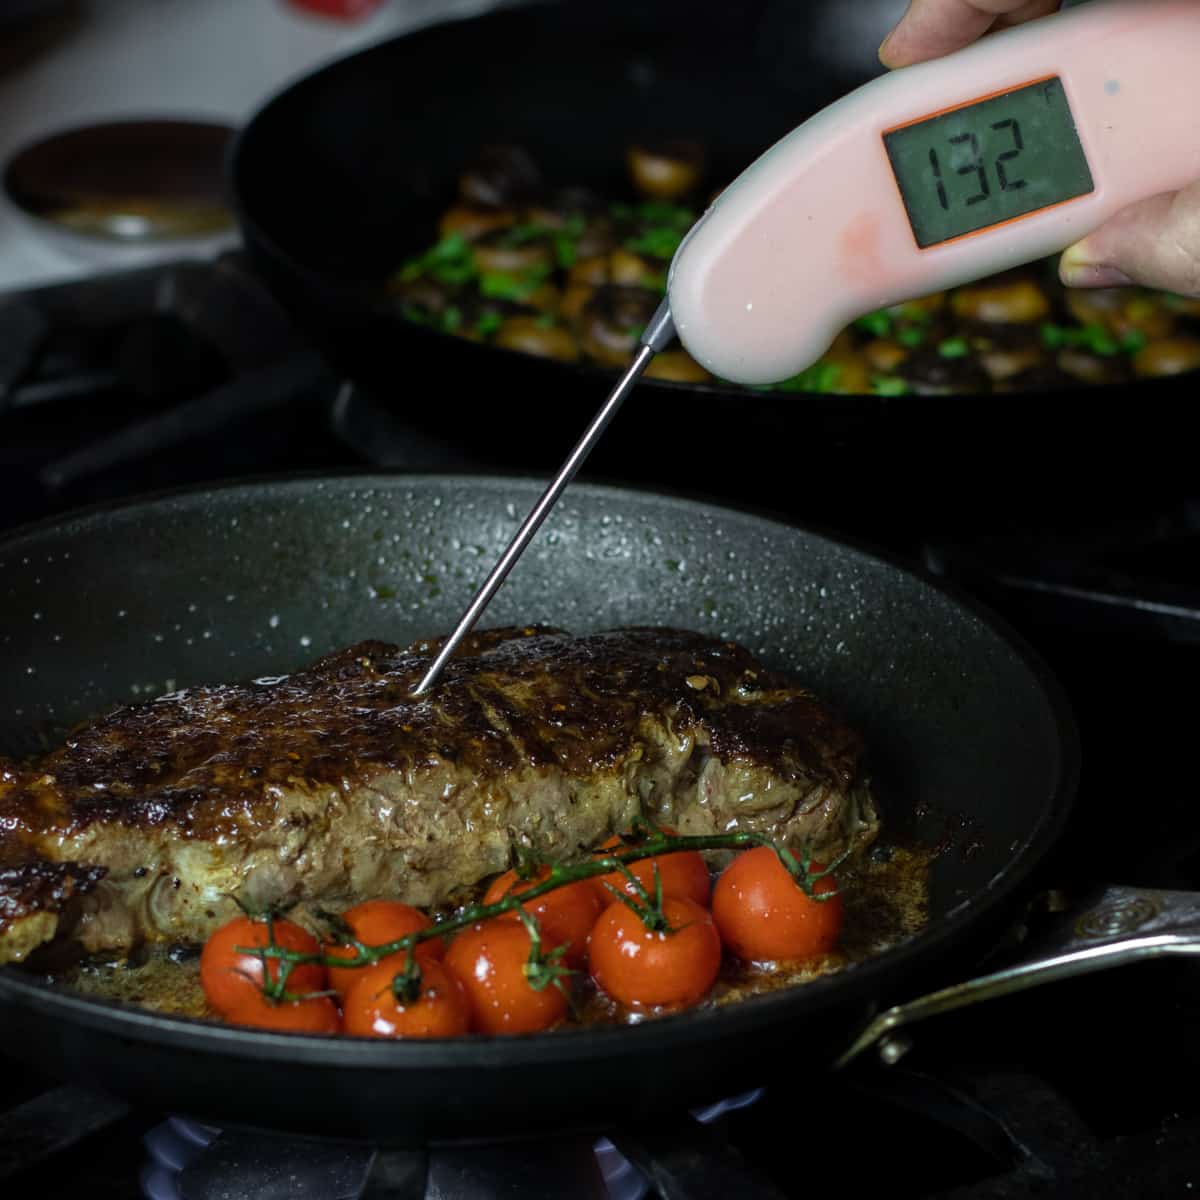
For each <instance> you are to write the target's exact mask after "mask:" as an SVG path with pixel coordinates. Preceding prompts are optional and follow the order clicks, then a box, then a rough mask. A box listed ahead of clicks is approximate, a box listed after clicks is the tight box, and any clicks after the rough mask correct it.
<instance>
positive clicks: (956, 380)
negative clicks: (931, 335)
mask: <svg viewBox="0 0 1200 1200" xmlns="http://www.w3.org/2000/svg"><path fill="white" fill-rule="evenodd" d="M895 373H896V374H897V375H898V376H899V377H900V378H901V379H903V380H904V382H905V383H906V384H908V386H909V388H910V389H911V390H912V391H913V392H914V393H916V395H918V396H958V395H977V394H979V393H982V392H988V391H990V390H991V380H990V379H989V378H988V374H987V372H986V371H985V370H984V369H983V367H982V366H981V365H980V363H979V362H978V361H977V360H976V359H975V358H974V357H973V356H972V355H970V354H966V355H963V356H962V357H960V358H947V357H945V356H944V355H942V354H939V353H938V351H937V349H936V348H935V349H921V350H918V351H915V352H914V353H913V354H912V355H911V356H910V357H909V358H908V359H907V360H906V361H905V362H903V363H901V364H900V366H899V367H898V368H897V370H896V372H895Z"/></svg>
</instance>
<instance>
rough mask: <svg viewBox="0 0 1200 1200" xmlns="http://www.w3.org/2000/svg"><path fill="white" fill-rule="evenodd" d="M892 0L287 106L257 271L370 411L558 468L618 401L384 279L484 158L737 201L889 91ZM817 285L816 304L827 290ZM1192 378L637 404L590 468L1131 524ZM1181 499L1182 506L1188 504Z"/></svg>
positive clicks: (467, 445) (534, 56)
mask: <svg viewBox="0 0 1200 1200" xmlns="http://www.w3.org/2000/svg"><path fill="white" fill-rule="evenodd" d="M902 8H903V4H901V3H900V2H899V0H861V2H859V0H856V2H855V3H854V4H847V3H845V2H844V0H809V2H807V3H797V0H746V2H745V3H739V4H729V3H727V2H725V0H654V2H653V3H645V2H644V0H605V3H603V4H595V3H590V2H588V0H564V2H561V3H538V4H534V5H521V6H515V7H514V6H505V7H504V8H502V9H501V10H500V11H497V12H493V13H490V14H487V15H484V16H481V17H477V18H474V19H470V20H464V21H457V22H452V23H449V24H445V25H441V26H437V27H434V28H431V29H426V30H423V31H420V32H417V33H414V34H410V35H407V36H404V37H399V38H396V39H393V40H391V41H389V42H386V43H383V44H381V45H379V46H377V47H374V48H371V49H368V50H366V51H363V52H361V53H357V54H354V55H351V56H349V57H347V58H345V59H343V60H340V61H338V62H336V63H334V64H332V65H331V66H328V67H326V68H324V69H323V70H321V71H318V72H317V73H316V74H315V75H312V76H310V77H308V78H306V79H304V80H301V81H300V82H298V83H296V84H295V85H294V86H292V87H289V88H288V89H286V90H285V91H284V92H282V93H281V94H280V95H279V96H277V97H276V98H275V99H273V100H272V101H271V102H270V103H268V104H267V105H266V106H265V107H264V108H263V109H262V110H261V111H260V112H259V113H258V114H257V115H256V116H255V117H254V118H253V119H252V120H251V122H250V123H249V125H248V126H247V127H246V128H245V129H244V130H243V132H242V134H241V135H240V137H239V139H238V141H237V143H236V145H235V147H234V149H233V152H232V154H231V157H230V160H229V172H228V176H229V178H228V183H229V189H230V193H231V202H232V204H233V206H234V208H235V210H236V212H237V214H238V217H239V221H240V224H241V228H242V232H243V236H244V239H245V243H246V247H247V251H248V253H249V255H250V259H251V262H252V264H253V265H254V266H255V268H256V269H257V270H258V271H259V272H260V273H261V274H262V275H263V277H264V278H265V279H266V281H267V282H268V283H269V284H270V286H271V287H272V289H273V290H274V292H275V294H276V296H277V298H278V299H279V300H280V301H281V303H283V304H284V305H286V306H287V307H288V308H289V309H290V310H291V312H292V313H293V315H294V316H295V317H296V318H297V320H298V322H299V324H300V326H301V328H302V329H303V330H304V332H305V334H306V335H307V336H308V337H309V338H310V339H311V340H312V341H313V343H314V344H315V345H317V346H318V347H319V348H320V349H321V350H322V351H323V352H324V353H325V354H326V355H327V356H328V357H329V358H330V360H331V361H332V362H333V364H334V366H335V367H336V369H337V370H338V371H339V372H341V373H342V374H343V375H344V376H345V377H346V378H347V379H350V380H352V381H353V382H355V383H356V384H358V385H360V386H362V387H363V388H365V389H366V390H367V391H368V392H369V393H370V394H371V395H372V396H373V397H374V398H376V400H377V402H379V403H382V404H384V405H386V406H392V407H394V408H395V409H397V410H398V411H399V412H401V413H402V415H403V419H404V421H405V422H406V423H413V424H416V425H418V426H420V427H423V428H424V429H426V430H428V431H429V432H431V433H434V434H437V435H440V436H444V437H447V438H449V439H450V440H451V441H453V443H454V444H456V445H458V446H460V447H462V448H463V450H464V451H476V452H478V453H477V456H478V458H479V460H480V461H482V462H497V463H502V464H504V465H505V466H506V467H511V468H514V469H527V470H531V471H533V470H536V471H538V472H541V471H548V470H551V469H553V468H554V467H557V466H558V464H559V462H561V460H562V458H563V456H564V454H565V452H566V451H567V449H568V448H569V447H570V446H571V445H572V444H573V443H574V441H575V439H576V437H577V436H578V434H579V432H580V430H581V429H582V428H583V426H584V425H585V424H586V422H587V420H588V419H589V418H590V416H591V415H592V414H593V412H594V411H595V409H596V408H597V406H598V404H599V402H600V400H601V398H602V397H603V396H604V394H605V393H606V391H607V390H608V388H609V386H611V383H612V377H611V376H609V375H607V374H605V373H603V372H601V371H600V370H599V369H597V368H595V367H589V366H580V365H568V364H562V363H555V362H549V361H544V360H537V359H532V358H530V357H528V356H525V355H521V354H517V353H515V352H512V351H507V350H503V349H497V348H495V347H490V346H485V345H477V344H473V343H470V342H467V341H464V340H462V339H457V338H452V337H450V336H449V335H447V334H442V333H439V332H435V331H432V330H429V329H424V328H421V327H419V326H415V325H413V324H411V323H409V322H406V321H404V320H403V319H402V318H400V317H399V316H398V315H396V313H395V312H394V311H392V309H391V307H390V306H389V305H388V304H387V303H385V302H381V300H380V289H381V284H382V282H383V280H385V279H386V277H387V276H388V275H389V274H390V273H391V272H392V271H393V270H394V269H395V267H396V266H397V265H398V264H399V263H400V262H402V261H403V260H404V259H405V258H407V257H408V256H410V255H412V254H414V253H416V252H418V251H421V250H423V249H425V248H427V247H428V246H429V245H430V244H431V243H432V241H433V240H434V239H435V230H436V223H437V217H438V215H439V214H440V213H441V212H442V210H443V209H444V208H445V207H446V205H447V202H448V201H449V199H450V198H451V197H452V196H453V194H454V188H455V182H456V180H457V177H458V174H459V172H460V171H461V169H462V167H463V166H464V164H465V163H466V162H467V161H468V160H469V158H470V157H471V155H472V154H473V153H474V151H475V150H476V149H477V148H478V147H479V146H481V145H483V144H486V143H488V142H493V141H512V142H516V143H518V144H521V145H524V146H526V147H527V148H528V149H529V150H530V152H531V153H532V154H533V155H534V157H535V158H536V159H537V160H538V161H539V162H540V163H541V164H542V166H543V168H544V171H545V174H546V176H547V178H548V179H550V180H552V181H558V182H561V183H582V184H587V185H591V186H593V187H595V188H597V189H599V190H601V191H605V192H609V193H613V192H617V193H620V192H623V191H624V184H623V172H624V167H623V152H624V149H625V147H626V145H627V144H628V143H629V142H630V140H631V139H633V138H634V137H637V136H639V135H642V134H647V133H648V134H654V133H662V134H666V135H672V136H676V137H694V138H696V139H698V140H700V141H702V142H703V143H705V144H706V145H707V146H708V147H709V150H710V154H711V159H712V172H711V174H712V177H713V179H714V180H716V181H719V180H721V179H727V178H732V177H733V176H734V175H735V174H736V173H737V172H739V171H740V170H741V169H743V168H744V167H745V166H746V165H748V164H749V163H750V162H751V161H752V160H753V159H754V158H755V157H757V156H758V154H760V153H761V152H762V151H763V150H764V149H766V148H767V146H769V145H770V144H771V143H772V142H774V141H775V140H776V139H777V138H779V137H780V136H782V135H783V134H785V133H787V132H788V131H790V130H791V129H792V128H794V127H795V126H796V125H797V124H798V123H800V121H802V120H803V119H805V118H806V117H807V116H809V115H810V114H811V113H813V112H814V111H815V110H817V109H818V108H820V107H822V106H823V105H825V104H827V103H828V102H829V101H831V100H833V99H835V98H836V97H838V96H840V95H843V94H844V93H845V92H846V91H848V90H850V89H851V88H853V87H855V86H857V85H858V84H859V83H862V82H864V81H865V80H866V79H867V78H869V77H870V76H872V75H874V74H876V73H878V71H879V70H880V68H879V66H878V63H877V61H876V58H875V50H876V46H877V45H878V42H879V40H880V38H881V37H882V35H883V34H884V33H885V32H886V31H887V29H888V28H890V26H891V24H892V23H893V22H894V20H895V19H896V18H897V17H898V16H899V14H900V11H901V10H902ZM812 286H813V287H815V288H817V287H821V286H822V281H821V280H820V279H819V278H814V279H813V280H812ZM1196 378H1197V377H1196V375H1195V374H1192V375H1187V376H1180V377H1177V378H1175V379H1169V380H1156V381H1152V382H1141V383H1136V384H1132V385H1129V386H1123V387H1102V388H1089V389H1082V390H1080V391H1075V392H1069V393H1062V394H1058V393H1053V392H1042V393H1029V394H1018V395H985V396H950V397H916V396H904V397H898V398H886V397H877V396H826V395H812V396H809V395H800V394H774V395H772V394H767V395H762V394H755V393H748V392H745V391H734V390H731V389H722V388H718V387H687V386H684V385H678V384H668V383H663V382H656V381H646V382H643V383H641V384H640V385H639V386H638V388H637V389H636V391H635V393H634V395H633V397H632V398H631V400H630V401H629V403H628V404H627V405H626V406H625V410H624V411H623V412H622V414H621V416H620V418H619V419H618V420H617V421H616V422H615V423H614V425H613V426H612V428H611V429H610V430H609V431H608V433H607V434H606V435H605V438H604V439H603V441H602V442H601V444H600V446H599V447H598V448H597V450H596V451H595V453H594V455H593V458H592V460H591V462H590V467H591V469H592V470H594V471H595V472H597V473H598V474H599V475H602V476H605V477H607V478H616V479H625V480H629V481H631V482H640V483H645V484H647V485H649V486H651V487H657V486H660V485H666V486H669V487H673V488H679V489H683V490H688V491H694V492H703V493H705V494H714V493H717V494H722V495H727V496H729V497H731V498H733V499H734V500H735V501H736V502H739V503H752V504H757V505H762V506H766V507H771V508H777V509H779V510H782V511H788V512H796V513H802V514H803V515H804V517H805V518H806V519H808V520H811V521H816V522H818V523H820V524H823V525H828V526H830V527H833V528H838V529H842V530H847V531H851V532H854V533H857V534H859V535H861V536H866V537H870V538H876V537H882V536H883V535H884V534H885V533H888V534H890V533H893V532H894V531H895V530H897V529H898V530H902V531H904V530H907V529H908V528H910V527H915V528H918V529H922V530H926V531H927V530H928V529H929V528H930V527H931V526H937V527H939V529H940V530H941V532H942V533H943V534H944V535H945V536H947V537H950V538H952V539H955V540H961V539H962V538H963V537H964V536H974V535H975V534H976V533H978V531H979V529H980V528H981V527H983V526H987V527H990V528H992V529H994V530H997V531H999V530H1003V529H1005V528H1007V527H1008V526H1009V524H1010V523H1016V522H1018V521H1020V520H1021V519H1022V518H1024V519H1026V520H1031V519H1034V520H1037V519H1044V517H1045V514H1046V512H1048V511H1053V512H1055V513H1058V514H1060V515H1061V517H1062V519H1063V520H1064V521H1066V520H1069V519H1070V518H1071V517H1073V516H1075V517H1078V516H1080V515H1081V514H1082V515H1084V516H1086V517H1087V518H1088V519H1091V518H1096V519H1099V520H1102V519H1103V518H1104V516H1105V514H1117V515H1123V516H1128V515H1130V513H1132V512H1134V511H1136V510H1137V509H1138V506H1139V505H1140V504H1142V503H1143V502H1144V494H1145V492H1146V490H1147V489H1146V486H1145V484H1146V481H1148V480H1151V481H1153V482H1154V484H1155V486H1156V487H1157V488H1158V489H1159V490H1160V491H1161V488H1162V486H1163V485H1162V482H1161V481H1162V480H1163V479H1164V478H1166V479H1170V478H1173V477H1174V478H1179V479H1181V480H1185V479H1187V478H1189V477H1190V475H1191V474H1192V471H1193V467H1192V463H1191V443H1190V441H1189V440H1188V438H1187V437H1181V436H1180V435H1181V434H1183V433H1185V432H1186V431H1190V429H1191V427H1192V424H1193V419H1192V416H1191V411H1190V408H1191V402H1192V401H1193V400H1194V397H1195V392H1196ZM1180 489H1181V492H1182V491H1183V485H1182V484H1181V485H1180Z"/></svg>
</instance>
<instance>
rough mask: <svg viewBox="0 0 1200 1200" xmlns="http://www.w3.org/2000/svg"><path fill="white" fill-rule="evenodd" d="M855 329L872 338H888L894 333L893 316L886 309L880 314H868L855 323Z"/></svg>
mask: <svg viewBox="0 0 1200 1200" xmlns="http://www.w3.org/2000/svg"><path fill="white" fill-rule="evenodd" d="M854 328H855V329H861V330H862V331H863V332H864V333H869V334H871V336H872V337H887V335H888V334H889V333H891V332H892V315H891V313H889V312H887V311H886V310H884V309H881V310H880V311H879V312H873V313H867V315H866V316H865V317H859V318H858V320H857V321H855V322H854Z"/></svg>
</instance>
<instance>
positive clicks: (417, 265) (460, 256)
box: [399, 233, 475, 284]
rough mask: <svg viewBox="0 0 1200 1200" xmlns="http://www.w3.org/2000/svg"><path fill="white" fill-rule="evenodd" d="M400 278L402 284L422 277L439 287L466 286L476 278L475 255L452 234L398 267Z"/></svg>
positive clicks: (463, 241)
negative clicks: (426, 277)
mask: <svg viewBox="0 0 1200 1200" xmlns="http://www.w3.org/2000/svg"><path fill="white" fill-rule="evenodd" d="M399 274H400V279H401V280H402V281H403V282H404V283H412V282H413V280H416V279H421V278H423V277H425V276H428V277H429V278H431V279H436V280H437V281H438V282H439V283H449V284H459V283H466V282H467V280H469V279H471V278H473V277H474V275H475V255H474V253H473V252H472V250H471V244H470V242H468V241H467V239H466V238H465V237H463V235H462V234H461V233H452V234H450V236H449V237H445V238H442V240H441V241H440V242H438V243H437V245H435V246H432V247H430V249H428V250H426V251H425V253H424V254H421V255H418V256H417V257H416V258H410V259H409V260H408V261H407V262H406V263H404V264H403V265H402V266H401V267H400V272H399Z"/></svg>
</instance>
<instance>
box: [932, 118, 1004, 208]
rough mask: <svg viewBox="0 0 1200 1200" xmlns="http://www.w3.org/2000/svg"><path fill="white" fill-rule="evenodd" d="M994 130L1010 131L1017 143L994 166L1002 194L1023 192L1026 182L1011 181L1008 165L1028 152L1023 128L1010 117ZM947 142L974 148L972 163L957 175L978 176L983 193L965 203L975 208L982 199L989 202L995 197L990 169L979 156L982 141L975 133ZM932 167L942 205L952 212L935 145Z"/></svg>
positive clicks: (963, 134) (997, 157)
mask: <svg viewBox="0 0 1200 1200" xmlns="http://www.w3.org/2000/svg"><path fill="white" fill-rule="evenodd" d="M992 129H993V130H995V131H996V132H999V131H1001V130H1004V129H1007V130H1008V132H1009V135H1010V136H1011V137H1012V142H1013V144H1012V147H1011V148H1010V149H1008V150H1005V151H1004V153H1003V154H998V155H997V156H996V160H995V162H994V163H993V164H992V165H993V167H994V168H995V171H996V178H997V179H998V180H999V182H1000V190H1001V191H1002V192H1015V191H1019V190H1020V189H1021V188H1023V187H1024V186H1025V180H1024V179H1012V178H1010V176H1009V174H1008V172H1007V171H1006V170H1005V167H1004V164H1005V163H1006V162H1009V161H1011V160H1012V159H1014V158H1016V157H1017V156H1018V155H1019V154H1020V153H1021V151H1022V150H1024V149H1025V140H1024V139H1023V138H1022V137H1021V126H1020V125H1019V124H1018V123H1017V122H1016V120H1014V119H1013V118H1012V117H1009V118H1007V119H1006V120H1003V121H995V122H993V124H992ZM947 141H949V143H950V145H952V146H963V145H970V147H971V161H970V162H969V163H967V164H966V165H965V166H961V167H958V168H956V173H957V174H959V175H974V176H976V177H977V178H978V180H979V191H978V192H976V193H975V194H974V195H973V196H968V197H967V198H966V199H965V200H964V201H963V203H964V204H967V205H971V204H978V203H979V202H980V201H981V200H986V199H987V198H988V197H989V196H990V195H991V194H992V187H991V183H990V182H989V181H988V173H987V167H986V166H985V164H984V161H983V158H982V156H981V155H980V153H979V138H978V137H976V135H975V134H973V133H959V134H956V135H955V136H954V137H952V138H948V139H947ZM929 165H930V166H931V167H932V168H933V181H934V185H935V186H936V188H937V196H938V203H940V204H941V206H942V208H943V209H945V210H946V211H949V209H950V200H949V197H948V196H947V195H946V181H945V179H944V177H943V175H942V164H941V160H940V159H939V158H938V152H937V151H936V150H935V149H934V148H933V147H932V146H930V148H929Z"/></svg>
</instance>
